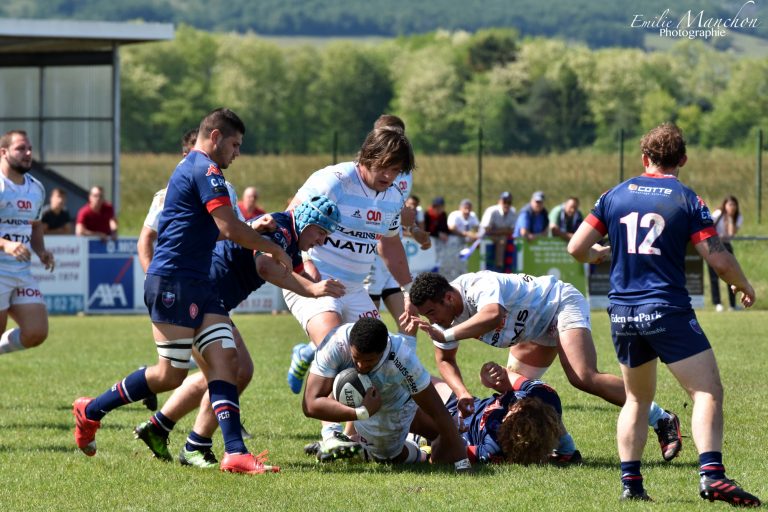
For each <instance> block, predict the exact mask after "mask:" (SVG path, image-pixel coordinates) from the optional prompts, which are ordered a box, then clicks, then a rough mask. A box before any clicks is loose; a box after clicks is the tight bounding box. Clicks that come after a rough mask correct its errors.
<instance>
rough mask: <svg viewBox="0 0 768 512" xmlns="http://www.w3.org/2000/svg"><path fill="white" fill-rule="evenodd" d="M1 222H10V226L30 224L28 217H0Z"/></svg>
mask: <svg viewBox="0 0 768 512" xmlns="http://www.w3.org/2000/svg"><path fill="white" fill-rule="evenodd" d="M0 224H8V225H10V226H26V225H27V224H29V220H28V219H0Z"/></svg>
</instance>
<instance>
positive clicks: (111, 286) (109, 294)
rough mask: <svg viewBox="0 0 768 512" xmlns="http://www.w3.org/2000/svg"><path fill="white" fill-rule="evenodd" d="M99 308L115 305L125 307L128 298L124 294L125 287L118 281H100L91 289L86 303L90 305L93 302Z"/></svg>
mask: <svg viewBox="0 0 768 512" xmlns="http://www.w3.org/2000/svg"><path fill="white" fill-rule="evenodd" d="M96 301H99V302H98V304H96V306H97V307H100V308H111V307H115V306H116V305H117V306H122V307H127V306H128V299H127V297H126V295H125V289H124V288H123V285H122V284H120V283H101V284H100V285H99V286H97V287H96V289H95V290H94V291H93V294H92V295H91V296H90V298H89V299H88V305H89V306H92V305H93V303H94V302H96Z"/></svg>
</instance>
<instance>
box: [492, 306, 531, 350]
mask: <svg viewBox="0 0 768 512" xmlns="http://www.w3.org/2000/svg"><path fill="white" fill-rule="evenodd" d="M526 320H528V310H527V309H521V310H520V311H518V313H517V318H515V326H514V330H513V332H514V333H515V335H514V336H512V339H511V340H510V341H511V342H513V343H515V342H517V341H518V338H521V337H522V334H523V333H524V332H525V321H526ZM506 321H507V315H506V313H505V314H504V318H502V326H503V325H504V323H506ZM500 330H501V327H499V328H497V329H496V331H495V334H494V335H493V344H494V345H495V344H496V343H497V342H498V338H499V334H500Z"/></svg>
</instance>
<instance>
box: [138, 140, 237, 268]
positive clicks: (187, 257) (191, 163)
mask: <svg viewBox="0 0 768 512" xmlns="http://www.w3.org/2000/svg"><path fill="white" fill-rule="evenodd" d="M220 206H227V207H229V208H231V207H232V205H231V201H230V199H229V193H228V192H227V187H226V184H225V180H224V174H223V173H222V172H221V169H219V166H218V165H216V164H215V163H214V162H213V161H212V160H211V159H210V158H208V155H206V154H205V153H203V152H202V151H198V150H192V151H190V152H189V154H187V156H186V157H184V159H183V160H182V161H181V162H179V165H177V166H176V170H175V171H173V174H172V175H171V179H170V180H169V181H168V189H167V191H166V194H165V204H164V206H163V211H162V213H161V214H160V222H159V224H158V236H157V248H156V249H155V255H154V257H153V258H152V263H150V265H149V268H148V269H147V273H148V274H156V275H161V276H176V277H191V278H195V279H203V280H207V279H208V272H209V270H210V269H211V255H212V254H213V248H214V246H215V245H216V240H217V239H218V238H219V228H218V227H217V226H216V222H215V221H214V220H213V217H211V212H212V211H213V210H215V209H216V208H218V207H220Z"/></svg>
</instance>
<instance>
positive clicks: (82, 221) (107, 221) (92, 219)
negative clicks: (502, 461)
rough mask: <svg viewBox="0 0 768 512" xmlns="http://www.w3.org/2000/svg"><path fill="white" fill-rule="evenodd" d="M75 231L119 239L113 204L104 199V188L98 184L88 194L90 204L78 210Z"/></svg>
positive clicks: (84, 234)
mask: <svg viewBox="0 0 768 512" xmlns="http://www.w3.org/2000/svg"><path fill="white" fill-rule="evenodd" d="M75 233H76V234H77V235H79V236H98V237H99V238H100V239H101V240H102V241H106V240H107V238H111V239H112V240H117V220H116V219H115V210H114V209H113V208H112V205H111V204H110V203H108V202H107V201H105V200H104V189H103V188H101V187H99V186H96V187H92V188H91V192H90V193H89V194H88V204H86V205H85V206H83V207H82V208H80V211H78V212H77V225H76V226H75Z"/></svg>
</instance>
